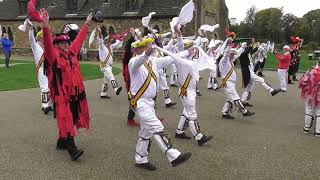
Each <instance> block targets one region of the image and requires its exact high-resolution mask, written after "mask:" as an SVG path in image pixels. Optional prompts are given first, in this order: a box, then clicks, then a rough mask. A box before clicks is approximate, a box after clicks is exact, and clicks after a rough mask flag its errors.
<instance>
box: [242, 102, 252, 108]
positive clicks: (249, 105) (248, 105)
mask: <svg viewBox="0 0 320 180" xmlns="http://www.w3.org/2000/svg"><path fill="white" fill-rule="evenodd" d="M242 104H243V105H244V106H245V107H253V105H252V104H250V103H249V102H243V101H242Z"/></svg>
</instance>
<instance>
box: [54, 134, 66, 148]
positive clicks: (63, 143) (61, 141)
mask: <svg viewBox="0 0 320 180" xmlns="http://www.w3.org/2000/svg"><path fill="white" fill-rule="evenodd" d="M66 141H67V140H66V138H61V137H59V139H58V141H57V147H56V149H57V150H67V143H66Z"/></svg>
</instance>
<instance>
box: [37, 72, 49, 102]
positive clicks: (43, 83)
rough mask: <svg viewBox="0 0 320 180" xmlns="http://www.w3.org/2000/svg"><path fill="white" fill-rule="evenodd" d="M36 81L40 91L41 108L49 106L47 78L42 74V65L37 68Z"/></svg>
mask: <svg viewBox="0 0 320 180" xmlns="http://www.w3.org/2000/svg"><path fill="white" fill-rule="evenodd" d="M38 83H39V87H40V91H41V101H42V105H41V107H42V108H47V107H49V106H51V100H50V95H49V86H48V78H47V76H46V75H44V74H43V66H41V67H40V68H39V70H38Z"/></svg>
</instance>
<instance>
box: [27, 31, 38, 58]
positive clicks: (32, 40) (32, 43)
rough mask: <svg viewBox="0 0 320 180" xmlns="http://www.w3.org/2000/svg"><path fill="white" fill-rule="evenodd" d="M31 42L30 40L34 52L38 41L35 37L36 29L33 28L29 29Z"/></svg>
mask: <svg viewBox="0 0 320 180" xmlns="http://www.w3.org/2000/svg"><path fill="white" fill-rule="evenodd" d="M29 42H30V46H31V49H32V52H33V53H34V52H35V50H36V48H37V46H36V45H37V42H36V39H35V38H34V31H33V29H32V28H30V29H29Z"/></svg>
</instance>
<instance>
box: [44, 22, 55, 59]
mask: <svg viewBox="0 0 320 180" xmlns="http://www.w3.org/2000/svg"><path fill="white" fill-rule="evenodd" d="M42 31H43V46H44V49H45V51H44V56H45V57H46V59H47V60H48V62H49V64H53V63H54V61H55V55H56V54H55V48H54V46H53V44H52V38H51V33H50V30H49V28H48V27H43V28H42Z"/></svg>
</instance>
